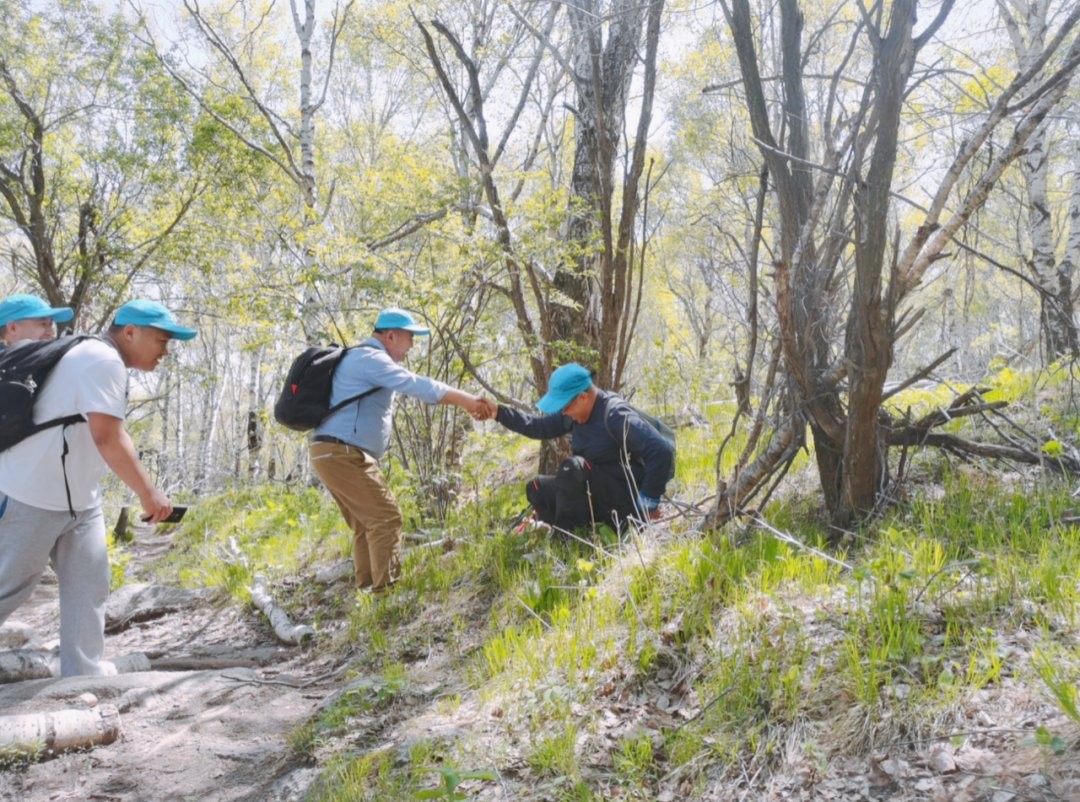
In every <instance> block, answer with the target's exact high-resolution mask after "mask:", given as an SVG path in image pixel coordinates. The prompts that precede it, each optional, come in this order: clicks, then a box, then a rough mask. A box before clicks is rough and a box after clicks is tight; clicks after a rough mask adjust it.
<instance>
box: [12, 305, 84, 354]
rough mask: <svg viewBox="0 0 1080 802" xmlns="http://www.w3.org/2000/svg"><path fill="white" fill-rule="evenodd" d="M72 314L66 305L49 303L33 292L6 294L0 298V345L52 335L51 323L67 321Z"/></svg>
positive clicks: (45, 338)
mask: <svg viewBox="0 0 1080 802" xmlns="http://www.w3.org/2000/svg"><path fill="white" fill-rule="evenodd" d="M74 316H75V313H74V312H73V311H72V310H71V307H70V306H56V307H52V306H49V305H48V304H47V303H45V302H44V301H43V300H41V299H40V298H38V297H37V296H36V295H26V294H24V293H18V294H16V295H9V296H8V297H7V298H5V299H4V300H3V301H0V332H2V337H0V339H2V344H0V347H2V346H3V345H11V344H12V343H17V342H19V340H51V339H53V338H54V337H55V336H56V326H55V324H56V323H67V322H68V321H69V320H71V318H73V317H74Z"/></svg>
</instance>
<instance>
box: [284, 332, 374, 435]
mask: <svg viewBox="0 0 1080 802" xmlns="http://www.w3.org/2000/svg"><path fill="white" fill-rule="evenodd" d="M353 348H371V346H370V345H352V346H349V347H345V346H343V345H309V346H308V347H307V348H305V349H304V350H303V352H302V353H301V354H300V356H298V357H296V359H294V360H293V363H292V366H291V367H290V368H289V372H288V374H287V375H286V376H285V386H284V387H282V388H281V392H280V393H279V394H278V398H277V401H276V402H275V403H274V420H276V421H277V422H278V423H280V424H281V425H282V426H285V427H287V428H289V429H292V430H294V431H297V432H306V431H308V430H310V429H314V428H315V427H316V426H318V425H319V424H320V423H322V422H323V420H325V419H326V417H327V416H328V415H330V414H331V413H334V412H337V411H338V410H339V409H341V408H342V407H344V406H347V405H349V404H351V403H353V402H354V401H359V400H360V399H361V398H366V397H367V396H369V395H371V394H372V393H374V392H375V391H376V390H379V389H381V388H379V387H373V388H372V389H370V390H368V391H367V392H365V393H360V395H354V396H353V397H352V398H346V399H345V400H344V401H341V402H339V403H337V404H334V405H333V406H330V392H331V390H333V389H334V372H335V371H336V370H337V366H338V364H340V362H341V359H342V357H344V356H345V354H346V353H348V352H349V351H351V350H352V349H353Z"/></svg>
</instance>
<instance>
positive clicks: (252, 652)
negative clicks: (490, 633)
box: [0, 528, 1080, 802]
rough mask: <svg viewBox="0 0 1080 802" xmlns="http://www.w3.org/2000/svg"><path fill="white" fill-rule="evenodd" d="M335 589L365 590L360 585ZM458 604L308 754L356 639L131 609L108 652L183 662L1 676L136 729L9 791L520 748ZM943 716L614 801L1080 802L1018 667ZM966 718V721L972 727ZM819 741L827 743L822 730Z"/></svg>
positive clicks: (147, 536) (1065, 750)
mask: <svg viewBox="0 0 1080 802" xmlns="http://www.w3.org/2000/svg"><path fill="white" fill-rule="evenodd" d="M170 538H171V533H169V532H168V531H160V532H159V531H153V530H149V529H145V528H143V529H140V530H139V531H138V532H137V535H136V539H135V544H134V546H132V547H131V550H130V553H131V554H132V564H131V565H130V566H129V572H130V573H131V574H132V575H134V576H139V577H140V580H143V581H148V580H149V579H150V578H149V577H146V576H140V574H139V566H140V565H141V564H146V563H148V562H150V561H152V560H153V559H154V558H155V557H157V556H158V555H160V554H161V553H163V552H164V551H165V550H167V549H168V548H169V545H170ZM279 590H280V589H279ZM322 592H323V593H325V594H327V595H329V594H334V593H340V594H342V595H343V596H347V595H348V594H350V593H352V591H351V590H350V589H349V588H348V583H347V582H339V583H337V584H334V585H331V586H329V587H327V588H326V589H325V590H323V591H322ZM56 593H57V587H56V584H55V579H53V580H52V581H51V582H50V581H45V582H43V583H42V584H41V585H39V587H38V589H37V591H36V592H35V594H34V596H33V597H32V599H31V600H30V601H29V602H28V603H27V604H26V605H24V606H23V607H22V608H21V609H20V610H19V611H18V612H17V613H16V615H15V616H14V618H13V620H18V621H20V622H22V623H25V624H27V625H30V626H31V627H33V629H34V630H35V632H36V633H37V636H36V640H35V643H34V645H36V646H39V647H43V648H50V647H52V646H55V644H56V640H57V632H58V620H57V618H58V615H57V602H56ZM482 607H483V605H482V604H481V603H480V601H479V600H477V604H476V609H470V610H467V611H459V612H463V613H464V615H465V616H466V617H467V618H468V619H469V620H471V621H473V622H475V623H476V624H477V626H476V628H475V629H474V630H473V631H472V632H471V633H470V632H468V631H466V632H464V633H462V632H458V633H457V636H459V637H466V638H469V637H476V636H477V633H478V632H479V631H480V629H481V628H482V627H481V626H480V625H479V624H480V622H481V621H482V620H483V619H484V618H485V616H486V612H485V610H483V609H482ZM444 612H445V611H440V610H436V609H428V610H426V611H425V612H424V613H423V614H421V616H419V617H418V619H417V620H416V621H414V622H412V625H414V626H416V627H422V628H423V629H424V630H425V632H426V633H427V634H426V635H424V637H422V638H421V637H414V636H413V634H410V633H407V632H401V633H399V636H400V637H402V638H403V639H408V640H409V641H410V642H420V641H423V642H424V643H426V647H425V649H423V650H421V651H418V652H417V653H416V654H415V655H413V657H414V658H415V659H414V660H410V661H408V665H407V666H406V668H407V671H408V675H407V678H406V680H405V685H406V686H407V688H408V691H407V692H403V693H396V694H394V695H393V701H392V703H390V704H388V705H386V706H383V707H381V708H379V709H378V710H375V711H372V715H370V716H369V717H366V719H365V720H364V721H363V726H350V727H347V728H346V729H345V730H344V731H342V732H340V733H337V734H335V735H334V736H332V740H333V741H334V742H333V743H329V742H327V743H321V744H317V745H316V747H315V748H314V749H311V750H309V751H308V752H307V758H306V759H303V758H300V757H298V756H297V755H298V752H297V750H296V749H294V748H293V747H292V745H291V744H290V738H291V737H295V735H296V733H297V731H298V730H299V729H300V728H301V727H302V726H303V725H304V724H305V723H306V722H308V721H310V720H311V718H312V717H313V716H315V715H317V714H318V712H319V711H320V710H323V709H325V706H326V703H327V702H328V701H329V700H331V699H332V698H334V697H335V696H337V695H340V694H341V693H342V692H343V689H348V688H350V687H351V688H356V687H367V686H364V685H363V683H364V678H363V677H360V678H357V677H356V676H353V675H349V674H346V673H345V672H344V670H343V667H344V666H345V663H342V660H343V659H344V660H347V659H348V657H343V656H342V655H341V654H340V653H339V654H338V655H337V656H336V658H334V657H330V656H319V652H317V651H316V650H315V649H312V648H309V647H286V646H282V645H281V644H279V643H278V642H277V641H276V640H275V638H274V636H273V634H272V632H271V629H270V627H269V625H268V623H267V622H266V620H265V619H264V618H263V617H262V616H261V614H259V613H256V612H254V611H252V610H246V611H245V610H240V609H237V608H236V607H235V606H233V605H225V606H221V605H215V604H214V603H212V602H211V601H209V600H206V599H202V600H196V601H192V602H191V603H188V604H184V605H178V606H177V607H176V609H174V610H172V611H170V612H167V613H165V614H162V615H157V616H155V617H152V618H146V619H145V620H136V621H133V622H132V623H130V624H129V625H127V626H126V627H123V628H118V629H117V631H113V632H110V633H109V634H108V635H107V639H106V653H107V656H109V657H115V656H118V655H125V654H132V653H143V654H146V655H149V656H150V657H151V658H152V660H153V663H154V666H155V667H157V666H166V667H168V668H169V670H151V671H140V672H134V673H127V674H120V675H118V676H115V677H107V678H103V677H83V678H67V679H38V680H29V681H23V682H17V683H11V684H8V685H0V715H14V714H24V713H42V712H46V711H51V710H57V709H64V708H73V707H79V706H81V705H85V704H86V696H85V695H86V694H92V695H93V697H94V698H96V700H97V703H98V704H101V705H105V704H109V705H114V706H116V707H117V708H118V709H119V713H120V719H121V726H122V730H121V735H120V737H119V738H118V739H117V740H116V741H115V742H114V743H112V744H109V745H101V746H97V747H94V748H92V749H84V750H77V751H73V752H68V753H65V754H61V755H57V756H51V757H49V758H48V759H42V760H39V761H36V762H19V761H16V762H11V761H9V762H8V763H7V764H6V765H0V799H2V800H20V801H25V802H46V800H48V801H49V802H52V801H53V800H110V801H114V802H145V801H146V800H152V801H153V802H158V801H159V800H160V801H161V802H166V801H169V800H200V801H201V800H222V801H225V800H228V801H230V802H234V801H239V800H245V801H250V802H256V800H258V801H259V802H285V801H286V800H301V799H305V798H307V797H308V796H309V795H310V794H311V793H312V792H313V790H314V789H315V788H316V787H317V777H318V772H319V771H320V770H324V769H325V768H326V762H325V759H330V757H331V756H332V755H333V754H335V753H338V754H339V753H340V752H341V751H345V752H350V751H351V752H354V753H363V752H365V751H368V750H373V749H376V748H378V749H390V750H392V751H395V752H397V753H399V754H400V755H402V757H401V761H402V762H405V761H407V757H406V756H407V754H408V751H409V749H410V747H411V745H413V744H415V743H417V742H420V741H422V740H424V739H430V738H436V739H437V738H440V737H445V738H451V739H453V738H459V737H467V738H469V739H471V740H472V741H473V743H474V746H475V747H476V748H478V749H479V750H480V752H481V753H482V754H487V755H489V756H491V757H494V756H495V755H502V756H503V757H506V758H510V757H511V755H512V754H513V753H515V752H516V750H518V749H519V748H520V744H517V736H516V735H515V733H514V731H513V729H512V727H513V725H512V724H511V723H510V721H509V718H510V715H509V710H510V708H509V706H510V705H513V701H512V700H507V699H501V698H499V697H498V696H494V695H489V696H483V695H482V694H480V693H477V692H476V691H475V689H472V690H470V689H469V687H468V682H467V681H466V680H465V679H464V677H462V676H459V674H460V666H454V665H453V662H452V661H450V660H446V659H444V658H445V655H444V654H442V651H443V649H442V647H441V646H440V643H441V642H443V641H444V640H445V639H446V638H447V637H449V633H448V631H447V630H448V626H447V625H446V622H445V621H442V620H441V618H440V617H441V615H442V614H443V613H444ZM297 623H302V622H297ZM343 626H344V622H339V621H334V620H332V618H331V617H328V618H327V619H324V620H322V621H320V629H321V630H322V632H328V631H333V630H334V628H335V627H338V628H339V631H337V635H338V637H341V636H342V635H343V630H341V629H340V628H341V627H343ZM440 631H441V633H442V634H441V635H439V634H438V632H440ZM432 633H435V634H432ZM1001 635H1002V638H1003V643H1002V646H1003V659H1004V661H1005V662H1006V663H1008V662H1011V660H1010V658H1014V657H1015V658H1016V659H1018V660H1019V659H1020V658H1021V657H1024V655H1026V654H1027V652H1028V651H1029V650H1030V645H1028V644H1025V643H1024V642H1023V637H1024V635H1023V632H1022V631H1019V632H1011V633H1001ZM335 659H336V662H334V660H335ZM1024 659H1026V658H1024ZM185 665H186V666H187V667H186V668H185V667H184V666H185ZM1005 673H1006V675H1007V674H1008V672H1005ZM369 690H370V688H369ZM459 692H460V694H461V696H460V697H458V698H459V699H460V703H459V704H458V705H456V706H453V707H451V706H440V705H439V703H438V700H439V699H440V698H446V697H448V696H457V694H458V693H459ZM702 701H703V700H694V699H690V698H688V697H686V696H683V697H681V698H680V697H679V696H678V694H676V695H672V694H670V693H668V692H666V691H665V690H664V689H663V688H659V687H651V686H646V687H639V689H638V692H637V695H636V696H634V697H633V698H630V697H624V696H623V695H622V694H621V693H613V694H611V695H610V696H605V697H604V698H599V697H598V698H596V699H595V700H594V703H595V705H597V706H604V707H606V708H607V710H605V711H604V714H603V715H602V716H598V720H601V721H605V722H608V724H609V725H610V727H611V728H612V729H611V735H612V739H614V738H615V737H616V735H617V733H618V732H621V731H623V730H625V729H626V728H627V727H630V726H631V725H632V726H634V727H638V728H643V729H642V731H645V732H648V731H650V727H653V725H654V724H655V726H656V727H657V728H661V727H663V726H665V725H664V724H663V721H666V722H667V725H666V726H667V727H669V728H670V727H671V726H674V725H675V724H676V722H678V721H680V720H686V719H687V718H689V717H690V716H692V715H693V714H694V713H695V712H696V711H700V710H701V705H702ZM504 709H505V710H506V714H505V715H506V717H505V718H504V712H503V711H504ZM942 719H943V721H942V724H943V729H942V734H943V737H942V738H940V739H939V740H937V741H930V742H927V741H925V740H919V741H912V742H911V743H905V744H895V745H894V746H893V747H892V748H889V749H879V750H875V751H874V752H873V753H861V752H860V753H852V754H850V755H848V756H847V757H846V758H844V759H832V760H824V759H821V758H818V759H815V758H814V754H813V752H812V750H811V751H805V753H803V747H804V746H805V744H795V743H792V744H791V746H790V749H789V751H790V752H791V754H787V755H782V756H778V760H780V762H781V763H783V764H784V765H785V766H786V767H787V768H786V769H783V770H780V771H777V772H775V773H774V774H773V775H772V778H771V780H770V781H769V783H768V784H767V787H765V788H763V787H761V786H760V785H758V786H757V787H756V788H755V787H753V784H752V783H751V784H750V786H743V787H742V788H741V789H740V787H739V784H736V785H735V787H732V786H731V785H729V784H727V783H719V782H718V783H717V784H715V785H713V786H712V787H711V788H709V789H708V790H707V791H703V790H702V787H701V785H700V784H698V785H697V786H696V787H693V788H692V787H691V786H689V785H685V784H684V783H683V782H681V781H680V779H679V776H678V772H672V773H671V774H670V775H669V776H668V777H667V778H664V779H661V780H660V781H659V782H656V783H654V784H652V785H651V790H650V791H649V793H648V796H636V795H633V796H625V795H623V794H619V793H616V795H615V796H607V795H604V796H603V797H601V798H604V799H608V798H611V799H615V798H619V799H631V798H633V799H646V798H647V799H651V800H674V799H687V800H690V799H695V800H697V799H701V800H705V799H708V800H727V799H732V800H735V799H748V800H774V799H775V800H780V799H785V800H786V799H804V800H818V799H833V800H891V801H892V802H901V801H904V802H907V801H908V800H934V801H935V802H944V801H945V800H967V802H976V801H977V802H1014V801H1015V802H1022V801H1023V800H1046V801H1049V800H1080V765H1078V764H1077V762H1076V761H1075V760H1074V758H1075V754H1076V749H1077V744H1075V743H1068V744H1061V745H1060V748H1052V747H1053V745H1052V744H1046V743H1042V744H1040V743H1038V742H1037V741H1036V740H1035V739H1033V738H1032V737H1031V735H1032V733H1033V731H1034V729H1035V727H1036V725H1045V726H1046V727H1048V728H1049V730H1050V731H1051V732H1062V733H1067V732H1070V731H1071V727H1070V726H1069V724H1068V722H1067V721H1066V720H1065V719H1064V717H1063V716H1061V713H1060V710H1057V709H1055V707H1054V706H1053V705H1052V704H1050V703H1049V702H1048V701H1047V700H1046V699H1045V698H1042V697H1040V696H1039V695H1037V694H1033V693H1032V692H1031V690H1030V688H1028V687H1026V686H1024V685H1023V684H1021V683H1018V682H1013V681H1011V680H1009V679H1007V678H1006V679H1005V680H1004V681H1002V682H1000V683H997V684H995V685H993V686H991V687H988V688H986V689H984V690H982V691H979V692H978V693H977V694H975V696H974V697H972V698H970V699H969V700H968V701H967V703H966V704H965V706H964V709H962V710H956V711H951V714H950V715H947V716H946V715H943V716H942ZM945 719H948V722H946V721H945ZM662 720H663V721H662ZM960 722H962V723H963V724H964V726H962V727H959V728H958V727H956V724H957V723H960ZM850 723H854V722H850ZM353 724H354V725H355V724H357V722H353ZM605 726H606V725H605ZM950 734H952V735H953V737H952V738H950V737H949V735H950ZM836 735H837V736H841V735H842V734H841V733H836ZM815 737H817V738H822V737H827V734H825V733H817V734H816V736H815ZM328 740H329V739H328ZM806 740H807V743H810V744H813V743H814V741H813V738H808V739H806ZM961 742H962V743H961ZM485 744H486V746H485ZM796 753H799V754H796ZM583 760H584V762H585V764H586V765H588V766H591V767H593V769H592V770H594V771H603V770H606V771H610V770H611V769H610V766H611V755H610V754H599V753H597V754H592V755H584V756H583ZM605 766H606V767H608V768H607V769H604V768H603V767H605ZM684 785H685V787H683V786H684ZM545 787H546V790H545ZM749 788H753V790H749ZM461 790H468V792H469V796H468V798H475V799H484V800H498V801H499V802H503V801H508V800H525V799H528V800H541V799H560V798H563V797H562V796H560V793H559V791H558V790H557V788H556V785H555V784H553V783H552V782H551V781H550V778H548V780H546V781H544V782H539V783H538V778H537V776H536V775H535V774H533V773H531V772H530V770H529V768H528V766H527V765H526V763H525V761H523V760H521V759H520V758H519V759H516V760H514V759H508V760H505V761H503V762H502V763H501V765H500V767H499V770H498V780H497V781H496V782H479V783H472V784H467V786H466V787H465V788H464V789H461ZM612 791H613V793H615V790H614V788H612ZM413 798H418V797H416V795H415V794H414V793H410V794H409V795H407V796H404V797H402V799H413Z"/></svg>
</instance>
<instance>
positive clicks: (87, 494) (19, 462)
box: [0, 339, 128, 510]
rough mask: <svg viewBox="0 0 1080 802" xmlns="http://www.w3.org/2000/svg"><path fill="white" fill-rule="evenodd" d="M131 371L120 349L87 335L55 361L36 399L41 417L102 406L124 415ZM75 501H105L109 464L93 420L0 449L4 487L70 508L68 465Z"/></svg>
mask: <svg viewBox="0 0 1080 802" xmlns="http://www.w3.org/2000/svg"><path fill="white" fill-rule="evenodd" d="M127 387H128V372H127V368H125V367H124V362H123V360H122V359H121V358H120V354H119V352H118V351H117V350H116V349H115V348H114V347H113V346H111V345H109V344H108V343H105V342H102V341H101V340H97V339H92V340H84V341H83V342H81V343H79V344H78V345H75V346H73V347H72V349H71V350H70V351H68V352H67V353H66V354H64V356H63V358H62V359H61V360H60V361H59V362H57V363H56V367H54V368H53V370H52V373H50V374H49V377H48V379H47V380H46V381H45V384H44V386H43V387H42V389H41V391H40V395H39V396H38V399H37V401H36V403H35V404H34V420H35V421H37V422H38V423H41V422H43V421H47V420H52V419H53V418H61V417H64V416H65V415H72V414H76V413H78V414H80V415H86V414H87V413H88V412H100V413H103V414H105V415H111V416H113V417H114V418H120V419H121V420H123V419H124V414H125V413H126V411H127ZM65 437H66V438H67V444H68V454H67V458H66V463H65V464H66V466H67V471H66V472H67V482H68V487H69V488H70V489H71V507H72V509H74V510H87V509H90V508H91V507H96V506H97V505H99V504H100V503H101V489H100V487H99V486H98V484H99V482H100V481H101V477H102V476H104V475H105V472H106V471H107V470H108V466H107V465H106V464H105V460H104V459H103V458H102V456H101V452H99V451H98V450H97V446H96V445H94V439H93V438H92V437H91V436H90V426H89V424H86V423H76V424H72V425H71V426H53V427H52V428H49V429H46V430H45V431H43V432H38V433H37V434H35V435H33V436H31V437H28V438H26V439H25V440H23V441H22V442H21V443H18V444H17V445H14V446H12V447H11V448H9V449H8V450H7V451H5V452H3V453H0V492H3V493H5V494H7V495H9V496H11V497H12V498H14V499H16V500H17V501H21V502H22V503H23V504H29V505H30V506H32V507H38V508H40V509H45V510H67V509H68V501H67V495H66V493H65V492H64V473H65V470H64V465H62V464H61V462H60V455H61V454H62V453H63V449H64V438H65Z"/></svg>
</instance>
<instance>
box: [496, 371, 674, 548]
mask: <svg viewBox="0 0 1080 802" xmlns="http://www.w3.org/2000/svg"><path fill="white" fill-rule="evenodd" d="M536 406H537V408H538V409H539V410H540V411H541V412H543V413H546V414H543V415H532V414H529V413H526V412H519V411H518V410H515V409H511V408H509V407H504V406H500V407H498V412H497V413H496V414H495V419H496V420H497V421H498V422H499V423H501V424H502V425H503V426H505V427H506V428H507V429H509V430H510V431H512V432H517V433H518V434H523V435H525V436H526V437H531V438H533V439H535V440H550V439H553V438H556V437H562V436H563V435H565V434H570V435H571V447H572V450H573V453H574V456H572V457H570V458H569V459H566V460H565V461H563V463H562V464H561V465H560V466H559V470H558V472H557V473H556V474H555V475H553V476H548V475H545V476H537V477H536V478H535V479H533V480H532V481H531V482H529V484H528V485H526V488H525V494H526V496H527V497H528V499H529V503H530V504H532V505H533V508H534V509H535V510H536V517H537V518H539V520H541V521H543V522H544V523H548V524H551V525H553V526H555V527H558V528H559V529H565V530H567V531H570V530H573V529H576V528H578V527H582V526H589V525H590V524H601V523H606V524H610V525H612V526H614V527H616V528H617V527H619V526H621V525H622V524H623V523H625V522H626V520H627V519H628V518H638V519H640V520H644V519H645V518H657V517H659V507H660V497H661V496H662V495H663V494H664V490H665V488H666V486H667V483H668V480H669V479H670V478H671V477H672V475H673V474H674V468H675V466H674V464H673V463H674V456H675V455H674V451H673V449H672V447H671V444H670V443H668V441H667V440H665V439H664V438H663V437H661V436H660V434H659V433H658V432H657V431H656V429H654V428H653V427H652V426H651V425H650V424H649V423H648V422H647V421H645V420H644V419H642V417H641V416H640V415H639V414H638V413H637V411H636V410H634V409H633V407H631V406H630V405H629V404H627V403H626V402H625V401H624V400H622V399H621V398H619V396H617V395H615V394H614V393H609V392H607V391H605V390H600V389H597V387H596V386H595V385H593V383H592V374H591V373H590V372H589V371H588V370H586V369H585V368H583V367H582V366H581V365H578V364H576V363H570V364H568V365H563V366H562V367H561V368H559V369H558V370H556V371H555V372H554V373H552V374H551V380H550V381H549V382H548V391H547V394H545V395H544V397H543V398H541V399H540V400H539V401H538V402H537V403H536Z"/></svg>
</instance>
